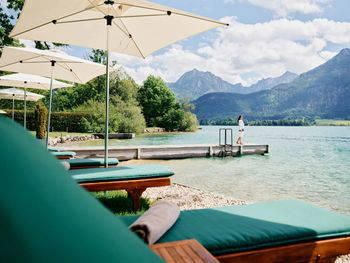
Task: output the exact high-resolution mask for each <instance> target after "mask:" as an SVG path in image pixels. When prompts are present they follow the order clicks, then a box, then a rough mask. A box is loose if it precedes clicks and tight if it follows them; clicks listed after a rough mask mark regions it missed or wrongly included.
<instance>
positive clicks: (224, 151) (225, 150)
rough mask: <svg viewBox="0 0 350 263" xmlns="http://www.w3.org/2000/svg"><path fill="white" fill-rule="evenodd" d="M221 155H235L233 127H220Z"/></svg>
mask: <svg viewBox="0 0 350 263" xmlns="http://www.w3.org/2000/svg"><path fill="white" fill-rule="evenodd" d="M219 146H220V148H221V149H220V153H219V156H220V157H226V156H233V130H232V129H231V128H220V129H219Z"/></svg>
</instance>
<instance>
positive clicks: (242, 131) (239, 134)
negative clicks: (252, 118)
mask: <svg viewBox="0 0 350 263" xmlns="http://www.w3.org/2000/svg"><path fill="white" fill-rule="evenodd" d="M238 126H239V130H238V137H243V135H244V122H243V120H239V121H238Z"/></svg>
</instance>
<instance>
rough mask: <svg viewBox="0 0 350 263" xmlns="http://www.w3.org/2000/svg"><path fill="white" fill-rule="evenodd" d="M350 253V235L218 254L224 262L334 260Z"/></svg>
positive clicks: (262, 262) (267, 262) (268, 262)
mask: <svg viewBox="0 0 350 263" xmlns="http://www.w3.org/2000/svg"><path fill="white" fill-rule="evenodd" d="M349 253H350V237H349V236H347V237H343V238H335V239H327V240H319V241H312V242H303V243H298V244H292V245H286V246H278V247H272V248H265V249H258V250H252V251H247V252H242V253H233V254H227V255H221V256H217V257H216V258H217V259H218V260H219V261H220V262H223V263H228V262H232V263H240V262H259V263H260V262H261V263H265V262H266V263H270V262H271V263H273V262H334V259H335V258H336V257H337V256H339V255H344V254H349Z"/></svg>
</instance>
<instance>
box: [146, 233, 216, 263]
mask: <svg viewBox="0 0 350 263" xmlns="http://www.w3.org/2000/svg"><path fill="white" fill-rule="evenodd" d="M150 248H151V249H152V250H153V251H154V252H155V253H156V254H157V255H159V256H160V257H161V258H163V259H164V260H165V261H166V262H176V263H182V262H186V263H204V262H206V263H218V261H217V260H216V259H215V257H214V256H213V255H211V254H210V253H209V252H208V251H207V250H206V249H205V248H204V247H203V246H202V245H201V244H200V243H198V242H197V241H196V240H194V239H191V240H182V241H176V242H169V243H160V244H155V245H151V246H150Z"/></svg>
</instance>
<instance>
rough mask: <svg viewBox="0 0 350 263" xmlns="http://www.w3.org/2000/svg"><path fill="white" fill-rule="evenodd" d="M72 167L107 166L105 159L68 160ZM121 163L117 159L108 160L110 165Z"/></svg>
mask: <svg viewBox="0 0 350 263" xmlns="http://www.w3.org/2000/svg"><path fill="white" fill-rule="evenodd" d="M67 162H68V163H69V165H70V167H72V168H74V167H81V166H84V167H89V166H103V165H104V164H105V161H104V159H101V158H88V159H82V158H75V159H70V160H67ZM118 163H119V160H118V159H116V158H108V165H117V164H118Z"/></svg>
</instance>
